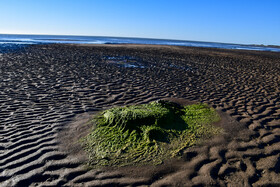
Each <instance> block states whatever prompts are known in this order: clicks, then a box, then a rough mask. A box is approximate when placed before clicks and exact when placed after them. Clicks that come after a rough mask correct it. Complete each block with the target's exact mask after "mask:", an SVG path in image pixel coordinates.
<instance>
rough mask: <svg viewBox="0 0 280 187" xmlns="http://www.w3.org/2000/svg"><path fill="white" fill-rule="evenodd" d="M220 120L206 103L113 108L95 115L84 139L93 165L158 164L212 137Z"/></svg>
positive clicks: (85, 147)
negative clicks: (207, 137)
mask: <svg viewBox="0 0 280 187" xmlns="http://www.w3.org/2000/svg"><path fill="white" fill-rule="evenodd" d="M219 120H220V117H219V115H218V114H217V112H215V110H214V109H213V108H210V107H209V106H207V105H206V104H194V105H188V106H180V105H179V104H176V103H172V102H169V101H163V100H159V101H155V102H151V103H149V104H143V105H133V106H125V107H116V108H112V109H109V110H105V111H103V112H101V113H99V114H97V115H96V116H95V117H94V120H93V121H92V123H93V124H95V126H94V128H93V130H92V132H91V133H90V134H88V135H87V136H86V137H85V138H83V140H82V143H83V146H84V149H85V150H86V152H87V153H88V155H89V162H90V165H92V166H124V165H131V164H147V163H153V164H159V163H161V162H162V161H163V160H165V159H168V158H170V157H174V156H177V155H180V153H181V151H182V150H183V149H185V148H187V147H189V146H192V145H193V144H195V143H196V142H197V140H198V139H199V138H201V137H202V136H203V137H205V136H209V137H210V136H212V135H214V134H216V133H218V132H219V131H220V128H218V127H215V126H212V125H211V124H212V123H213V122H217V121H219Z"/></svg>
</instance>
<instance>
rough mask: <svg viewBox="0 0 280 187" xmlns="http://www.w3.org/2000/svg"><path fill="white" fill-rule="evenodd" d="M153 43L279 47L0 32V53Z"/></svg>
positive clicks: (271, 48) (279, 49)
mask: <svg viewBox="0 0 280 187" xmlns="http://www.w3.org/2000/svg"><path fill="white" fill-rule="evenodd" d="M53 43H65V44H154V45H175V46H190V47H213V48H223V49H241V50H257V51H273V52H280V48H275V47H269V46H256V45H242V44H228V43H215V42H197V41H183V40H163V39H147V38H121V37H100V36H62V35H57V36H56V35H10V34H0V53H5V52H9V51H13V50H17V49H18V48H21V47H23V46H26V45H31V44H53Z"/></svg>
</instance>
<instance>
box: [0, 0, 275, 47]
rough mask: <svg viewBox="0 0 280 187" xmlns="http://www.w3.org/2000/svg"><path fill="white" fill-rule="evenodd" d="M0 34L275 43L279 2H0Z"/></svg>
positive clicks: (203, 0) (72, 0) (212, 0)
mask: <svg viewBox="0 0 280 187" xmlns="http://www.w3.org/2000/svg"><path fill="white" fill-rule="evenodd" d="M0 33H1V34H54V35H55V34H57V35H88V36H122V37H142V38H162V39H181V40H194V41H213V42H225V43H242V44H275V45H280V0H0Z"/></svg>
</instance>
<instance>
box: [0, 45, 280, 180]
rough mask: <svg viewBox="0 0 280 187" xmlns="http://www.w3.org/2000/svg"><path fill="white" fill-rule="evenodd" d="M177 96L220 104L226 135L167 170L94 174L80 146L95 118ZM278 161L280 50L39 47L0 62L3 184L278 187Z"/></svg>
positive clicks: (149, 168) (170, 163)
mask: <svg viewBox="0 0 280 187" xmlns="http://www.w3.org/2000/svg"><path fill="white" fill-rule="evenodd" d="M115 56H118V57H119V58H123V56H129V57H133V58H134V59H137V63H138V64H136V65H137V66H138V67H136V68H125V67H123V66H124V65H123V63H124V62H121V63H120V64H115V63H114V62H113V61H114V60H112V58H111V57H115ZM120 56H121V57H120ZM126 61H131V62H132V61H133V62H132V63H134V64H133V65H135V62H134V61H135V60H133V59H132V60H131V59H130V60H126ZM126 61H125V63H126ZM139 63H140V64H139ZM142 66H144V68H142ZM170 97H173V98H183V99H187V100H190V101H200V102H205V103H208V104H210V105H212V106H213V107H215V108H216V109H217V110H219V111H220V112H221V114H222V115H223V116H224V117H223V121H222V122H221V123H220V125H222V126H223V127H224V128H225V133H224V134H222V135H220V136H218V137H215V138H212V139H211V140H205V141H204V142H201V143H199V144H198V145H197V146H195V147H192V148H190V149H187V150H186V151H185V152H184V154H183V156H182V159H180V160H170V161H167V162H165V163H164V164H163V165H159V166H141V167H125V168H119V169H105V170H101V169H98V170H97V169H95V170H91V171H88V170H86V168H85V167H84V166H83V161H84V160H85V157H84V155H83V153H82V152H81V151H77V150H78V147H75V144H74V142H75V138H76V139H77V137H75V136H77V135H78V134H79V135H82V134H83V133H85V132H86V128H80V126H79V124H80V123H81V122H86V121H87V119H88V118H89V116H90V114H93V113H94V112H96V111H100V110H102V109H105V108H109V107H112V106H114V105H126V104H138V103H147V102H150V101H153V100H157V99H161V98H170ZM62 129H64V130H63V131H61V130H62ZM65 129H66V130H65ZM63 133H64V134H63ZM67 133H68V134H67ZM69 134H70V136H71V135H73V136H71V137H73V138H74V139H73V141H69V142H67V141H65V139H63V137H64V138H65V137H66V135H68V137H69V138H70V136H69ZM74 135H75V136H74ZM62 140H63V141H62ZM61 142H62V143H61ZM70 144H73V146H74V147H73V146H72V147H71V146H70V147H71V148H67V145H70ZM62 145H63V146H62ZM63 148H64V149H63ZM279 157H280V53H273V52H258V51H241V50H224V49H210V48H190V47H175V46H152V45H151V46H145V45H37V46H32V47H30V48H27V49H25V50H22V51H20V52H17V53H8V54H3V55H1V56H0V186H35V185H39V186H102V185H109V186H110V185H111V186H114V185H115V186H126V185H131V186H137V185H144V186H145V185H148V186H150V185H152V186H166V185H167V186H175V185H179V186H199V185H213V186H251V185H252V186H263V185H275V186H277V185H280V159H279Z"/></svg>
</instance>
